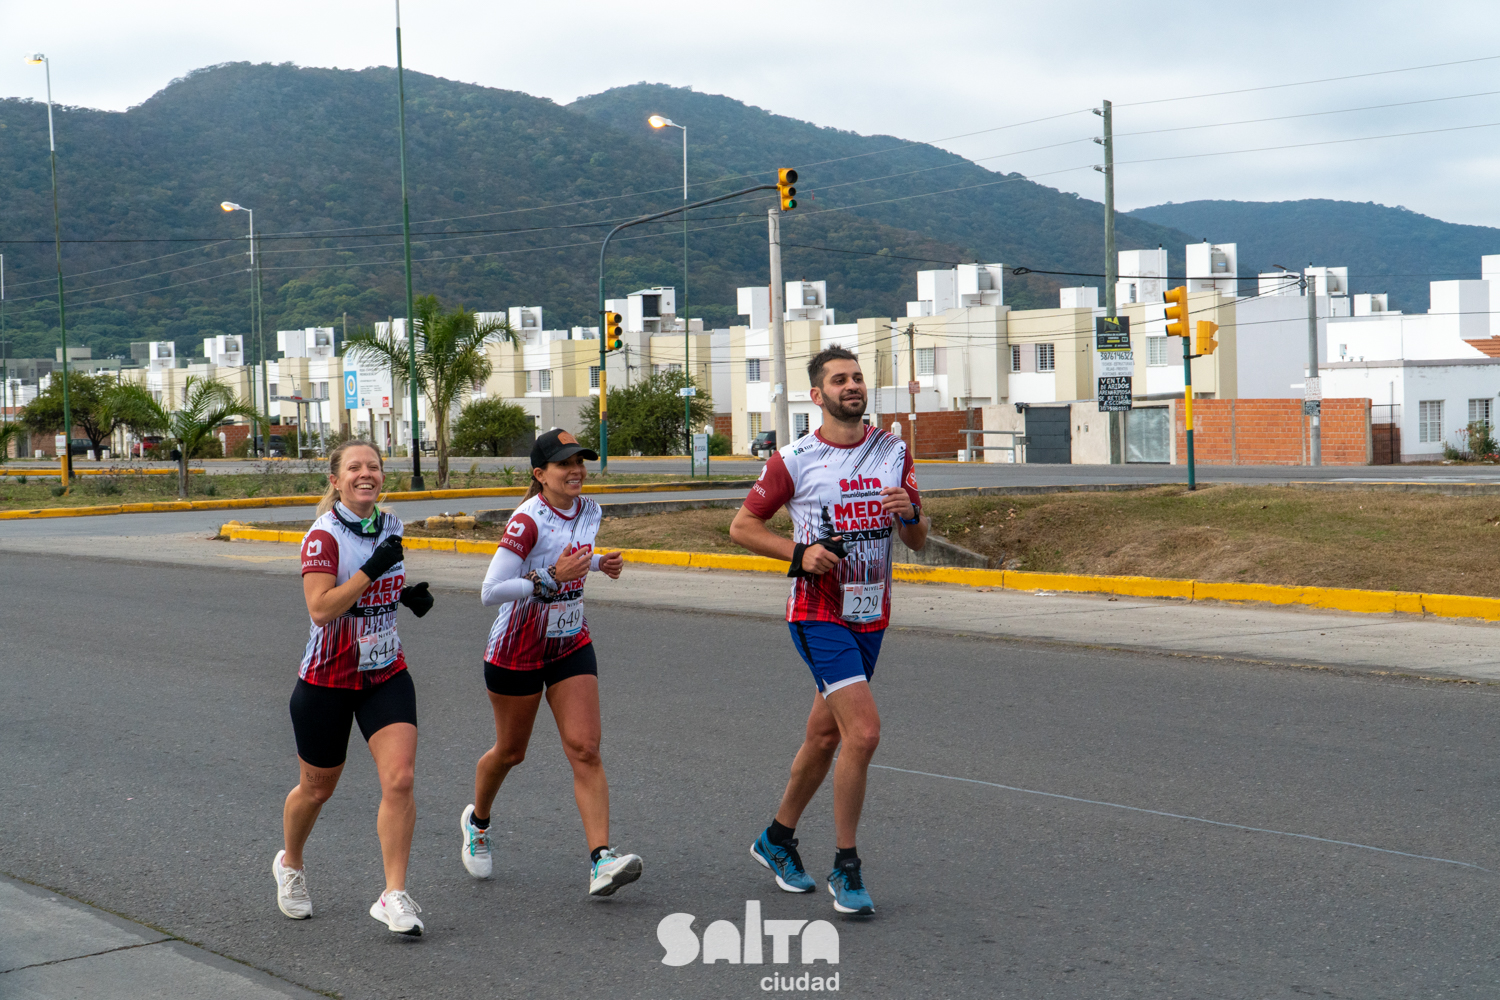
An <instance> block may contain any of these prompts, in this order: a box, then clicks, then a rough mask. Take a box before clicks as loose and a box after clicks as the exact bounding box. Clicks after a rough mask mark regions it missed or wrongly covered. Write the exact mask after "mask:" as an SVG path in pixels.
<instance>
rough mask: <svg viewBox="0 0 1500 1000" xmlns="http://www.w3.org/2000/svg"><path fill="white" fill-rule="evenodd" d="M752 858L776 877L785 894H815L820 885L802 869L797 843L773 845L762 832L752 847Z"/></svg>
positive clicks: (764, 832)
mask: <svg viewBox="0 0 1500 1000" xmlns="http://www.w3.org/2000/svg"><path fill="white" fill-rule="evenodd" d="M750 856H751V857H752V858H754V859H755V860H756V861H759V862H760V863H761V864H763V865H765V866H766V867H767V868H769V869H771V873H772V874H773V875H775V876H776V884H777V885H779V886H781V888H782V890H783V891H785V892H813V891H815V890H816V889H817V888H818V884H817V883H816V882H814V881H813V880H812V876H811V875H809V874H807V869H805V868H803V867H802V856H801V855H799V854H798V853H797V842H796V841H795V840H794V841H792V842H791V843H790V844H785V845H782V844H773V843H771V839H770V838H769V837H767V836H766V831H764V830H762V831H761V834H760V836H759V837H756V838H755V843H753V844H751V845H750Z"/></svg>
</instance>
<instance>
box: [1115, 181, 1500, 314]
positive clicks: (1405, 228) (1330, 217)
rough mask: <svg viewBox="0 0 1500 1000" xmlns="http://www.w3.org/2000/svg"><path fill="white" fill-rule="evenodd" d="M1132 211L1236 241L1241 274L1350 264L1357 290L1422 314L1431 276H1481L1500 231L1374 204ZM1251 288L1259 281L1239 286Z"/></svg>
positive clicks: (1195, 234) (1242, 204) (1316, 202)
mask: <svg viewBox="0 0 1500 1000" xmlns="http://www.w3.org/2000/svg"><path fill="white" fill-rule="evenodd" d="M1130 215H1131V216H1132V217H1134V218H1137V219H1143V220H1145V221H1147V222H1154V223H1157V224H1159V225H1163V226H1171V227H1173V228H1176V229H1180V230H1183V231H1184V232H1188V233H1191V234H1192V239H1194V240H1200V239H1205V238H1206V239H1208V240H1210V241H1212V242H1216V243H1236V244H1238V248H1239V271H1240V274H1242V275H1243V274H1249V275H1253V274H1255V273H1257V272H1259V271H1270V270H1273V269H1274V268H1273V265H1276V264H1285V265H1286V266H1287V267H1288V268H1291V269H1292V270H1301V269H1302V268H1303V267H1304V266H1306V265H1307V264H1309V263H1312V264H1316V265H1318V266H1327V267H1342V266H1347V267H1348V268H1349V286H1350V288H1351V290H1352V291H1353V292H1356V293H1358V292H1388V293H1390V306H1391V308H1392V309H1401V310H1404V311H1406V312H1424V311H1425V310H1426V309H1427V305H1428V288H1427V283H1428V282H1429V281H1442V280H1446V279H1450V278H1478V277H1479V258H1480V257H1481V256H1483V255H1485V254H1496V253H1500V229H1493V228H1490V227H1488V226H1465V225H1460V224H1458V223H1453V222H1443V221H1442V220H1440V219H1434V218H1430V217H1429V216H1426V215H1421V214H1418V213H1417V212H1413V211H1410V210H1408V209H1405V208H1401V207H1396V208H1389V207H1387V206H1385V205H1377V204H1375V203H1373V202H1366V203H1360V202H1352V201H1329V200H1327V199H1321V198H1312V199H1307V200H1305V201H1277V202H1258V201H1189V202H1184V203H1182V204H1180V205H1178V204H1172V203H1168V204H1165V205H1154V206H1152V207H1150V208H1141V209H1137V210H1136V211H1134V212H1131V213H1130ZM1241 291H1242V292H1244V293H1251V292H1253V291H1254V286H1253V284H1250V285H1246V284H1242V285H1241Z"/></svg>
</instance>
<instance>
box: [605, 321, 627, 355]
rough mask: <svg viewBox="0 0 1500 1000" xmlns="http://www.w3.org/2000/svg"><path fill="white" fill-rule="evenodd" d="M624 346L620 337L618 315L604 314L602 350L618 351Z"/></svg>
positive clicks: (623, 340)
mask: <svg viewBox="0 0 1500 1000" xmlns="http://www.w3.org/2000/svg"><path fill="white" fill-rule="evenodd" d="M624 346H625V339H624V338H623V337H621V336H620V314H619V313H617V312H607V313H605V314H604V349H605V350H606V351H618V350H619V349H620V348H622V347H624Z"/></svg>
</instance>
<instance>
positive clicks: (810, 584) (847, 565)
mask: <svg viewBox="0 0 1500 1000" xmlns="http://www.w3.org/2000/svg"><path fill="white" fill-rule="evenodd" d="M888 486H902V487H905V489H906V492H907V495H908V496H910V497H911V502H912V503H913V504H915V505H920V504H921V502H922V498H921V495H920V494H919V493H918V491H917V477H916V474H915V469H914V467H913V465H912V460H911V456H910V455H908V454H907V451H906V442H904V441H902V440H901V439H900V438H898V437H896V436H895V435H893V434H888V433H886V432H885V431H883V430H880V429H879V428H876V427H866V428H865V437H864V440H863V441H861V442H860V443H859V444H853V445H838V444H831V443H829V442H828V441H825V440H824V439H823V437H822V435H821V434H819V433H818V432H817V431H813V432H812V433H811V434H805V435H803V436H802V437H800V438H798V439H797V440H796V441H793V442H792V443H791V444H789V445H787V446H786V447H785V448H781V449H779V450H778V451H777V452H776V453H775V454H773V455H772V456H771V457H770V459H769V460H768V461H767V462H766V467H765V468H764V469H762V470H761V473H760V479H759V481H757V482H756V484H755V485H754V486H752V487H751V488H750V495H749V496H747V497H746V498H745V509H746V510H748V511H749V512H750V513H752V514H754V515H755V516H756V517H758V518H760V519H761V520H769V519H770V518H771V517H772V515H774V514H775V513H776V511H777V510H779V509H780V508H781V507H783V506H785V507H786V508H787V511H788V513H790V514H791V516H792V540H793V541H794V542H803V543H806V544H809V545H810V544H812V543H814V542H816V541H818V539H819V538H827V537H829V536H830V535H843V536H844V546H845V548H846V550H847V551H848V553H849V554H848V556H847V557H846V558H845V559H844V560H843V561H841V562H840V563H839V564H838V566H837V567H836V568H834V569H833V570H831V571H829V572H827V573H824V574H823V575H822V576H799V577H797V578H796V579H795V580H794V581H793V583H792V593H791V596H790V597H789V598H788V599H787V605H786V620H787V621H789V622H839V623H841V624H843V625H846V626H848V627H849V628H850V629H852V630H853V631H855V632H875V631H879V630H880V629H883V628H885V627H886V626H887V625H889V624H890V620H891V531H892V529H893V528H894V527H895V525H896V515H894V514H886V513H885V512H884V511H883V510H882V509H881V496H880V491H881V490H882V489H883V488H885V487H888ZM862 600H863V601H867V602H868V603H867V604H865V605H864V606H863V607H862V606H861V601H862ZM876 600H878V602H879V614H878V616H877V615H876V614H875V608H874V606H873V605H874V603H875V601H876ZM846 612H847V613H846Z"/></svg>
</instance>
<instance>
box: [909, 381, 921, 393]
mask: <svg viewBox="0 0 1500 1000" xmlns="http://www.w3.org/2000/svg"><path fill="white" fill-rule="evenodd" d="M906 391H907V392H909V393H911V394H912V395H913V396H915V395H917V394H918V393H920V392H921V391H922V383H921V382H908V383H906Z"/></svg>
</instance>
